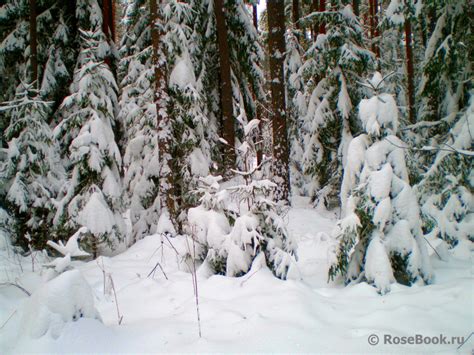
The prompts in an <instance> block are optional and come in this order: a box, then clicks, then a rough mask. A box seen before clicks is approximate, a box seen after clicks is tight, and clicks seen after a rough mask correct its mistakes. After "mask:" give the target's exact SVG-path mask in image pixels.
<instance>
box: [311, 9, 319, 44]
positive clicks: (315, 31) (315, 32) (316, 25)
mask: <svg viewBox="0 0 474 355" xmlns="http://www.w3.org/2000/svg"><path fill="white" fill-rule="evenodd" d="M311 10H312V11H313V12H318V11H319V0H313V2H312V4H311ZM318 23H319V20H317V21H316V20H315V21H314V26H313V27H312V28H311V32H312V33H311V38H313V40H314V41H316V37H317V36H318V32H319V26H318Z"/></svg>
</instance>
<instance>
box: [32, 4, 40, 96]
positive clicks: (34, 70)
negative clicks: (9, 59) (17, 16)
mask: <svg viewBox="0 0 474 355" xmlns="http://www.w3.org/2000/svg"><path fill="white" fill-rule="evenodd" d="M36 15H37V14H36V0H30V66H31V82H35V81H37V80H38V56H37V49H36V47H37V43H38V42H37V41H38V38H37V32H36ZM35 86H36V87H39V85H38V83H36V84H35Z"/></svg>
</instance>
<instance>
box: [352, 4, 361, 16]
mask: <svg viewBox="0 0 474 355" xmlns="http://www.w3.org/2000/svg"><path fill="white" fill-rule="evenodd" d="M359 3H360V0H352V9H353V10H354V15H356V16H357V17H359V15H360V9H359Z"/></svg>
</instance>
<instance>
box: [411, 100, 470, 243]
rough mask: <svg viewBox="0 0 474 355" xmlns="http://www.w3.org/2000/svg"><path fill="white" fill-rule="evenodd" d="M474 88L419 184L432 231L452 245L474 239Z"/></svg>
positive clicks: (427, 220)
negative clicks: (467, 103)
mask: <svg viewBox="0 0 474 355" xmlns="http://www.w3.org/2000/svg"><path fill="white" fill-rule="evenodd" d="M473 127H474V92H472V91H471V99H470V101H469V105H468V106H467V107H466V108H465V110H463V112H461V113H460V114H459V115H458V116H457V117H456V119H455V123H454V124H453V125H452V128H451V130H450V131H449V133H448V135H447V137H446V139H445V144H444V145H443V146H442V147H443V149H442V150H439V151H438V153H437V155H436V158H435V160H434V163H433V164H432V165H431V167H430V169H429V170H428V171H427V172H426V173H425V174H424V176H423V180H422V181H421V182H420V184H419V185H418V186H417V190H418V194H419V195H420V196H421V201H422V203H423V204H422V208H421V211H422V216H423V217H424V220H425V227H426V228H427V231H428V232H429V233H430V234H434V235H435V236H437V237H440V238H442V239H443V240H445V241H446V242H447V243H448V244H450V245H451V246H455V245H457V244H458V243H459V242H463V243H469V244H471V245H472V242H474V234H473V231H474V195H473V193H472V191H474V159H473V154H474V152H473V151H472V147H473V145H474V140H473V136H472V134H473Z"/></svg>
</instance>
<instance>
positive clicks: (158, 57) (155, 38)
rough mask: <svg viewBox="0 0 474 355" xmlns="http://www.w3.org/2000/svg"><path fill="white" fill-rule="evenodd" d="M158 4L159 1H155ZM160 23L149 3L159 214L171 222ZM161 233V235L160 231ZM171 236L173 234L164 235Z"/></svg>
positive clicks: (168, 135)
mask: <svg viewBox="0 0 474 355" xmlns="http://www.w3.org/2000/svg"><path fill="white" fill-rule="evenodd" d="M158 1H160V3H161V0H158ZM158 23H159V18H158V6H157V0H150V26H151V42H152V46H153V57H152V61H153V65H154V67H155V103H156V121H157V131H158V134H157V136H158V154H159V163H160V164H159V165H160V168H159V169H160V171H159V176H158V179H159V183H158V184H159V185H158V194H159V196H158V198H159V201H160V209H161V211H160V213H161V214H163V213H168V214H169V215H168V217H169V218H170V220H171V221H173V217H174V216H175V212H176V211H175V205H174V200H173V186H174V183H173V175H172V171H171V165H172V164H171V163H172V156H171V139H172V135H171V122H170V119H169V116H168V113H167V105H168V92H167V86H168V85H167V73H166V67H165V60H164V55H163V50H162V48H161V45H160V41H161V36H162V33H161V28H160V27H158V26H157V24H158ZM173 224H174V223H173ZM162 232H164V231H162ZM167 232H172V231H167Z"/></svg>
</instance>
